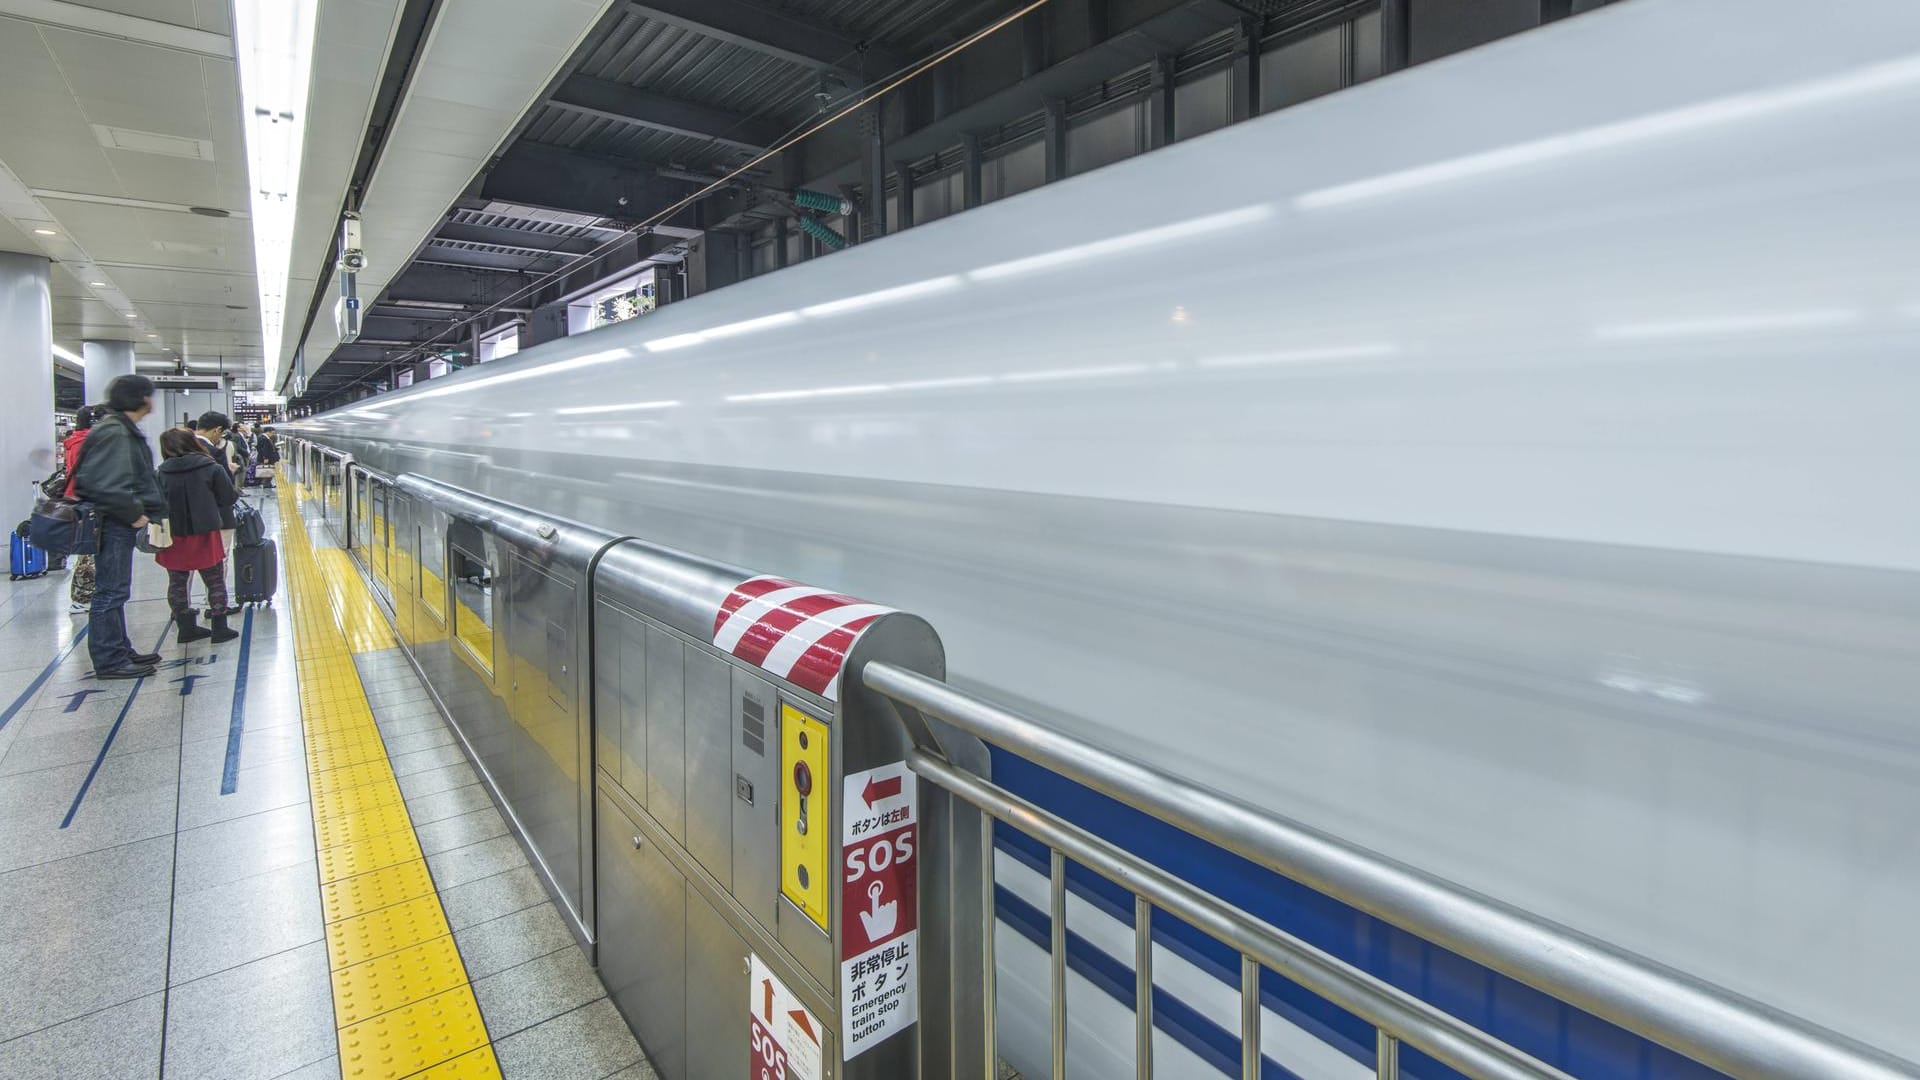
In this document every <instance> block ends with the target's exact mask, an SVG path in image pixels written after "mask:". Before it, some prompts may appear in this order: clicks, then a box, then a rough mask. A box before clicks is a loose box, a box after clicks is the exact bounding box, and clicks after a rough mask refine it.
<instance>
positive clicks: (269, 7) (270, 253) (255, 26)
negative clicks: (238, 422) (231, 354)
mask: <svg viewBox="0 0 1920 1080" xmlns="http://www.w3.org/2000/svg"><path fill="white" fill-rule="evenodd" d="M317 7H318V0H233V18H234V44H235V47H236V52H237V53H238V57H237V58H238V60H239V63H240V101H241V114H242V116H243V117H244V118H245V121H246V132H247V173H248V177H249V178H250V179H251V180H252V182H253V222H252V224H253V255H254V258H253V263H254V277H255V279H256V280H257V281H258V282H259V286H260V337H261V341H262V344H263V345H264V346H265V356H266V357H267V362H268V363H269V364H274V363H277V361H278V358H279V356H280V341H281V337H282V335H283V333H284V331H285V323H286V312H287V275H288V272H289V269H290V264H291V262H292V260H293V227H294V218H295V213H296V211H297V210H298V208H299V195H300V190H299V189H300V156H301V153H302V151H303V150H304V148H305V146H306V131H307V93H308V90H309V88H310V84H311V81H312V72H313V39H314V15H315V11H316V9H317Z"/></svg>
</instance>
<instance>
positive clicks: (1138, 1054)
mask: <svg viewBox="0 0 1920 1080" xmlns="http://www.w3.org/2000/svg"><path fill="white" fill-rule="evenodd" d="M1133 1075H1134V1080H1148V1078H1149V1077H1151V1076H1152V1075H1153V905H1152V904H1151V903H1148V902H1147V898H1146V897H1144V896H1141V895H1139V894H1137V893H1136V894H1135V895H1134V897H1133Z"/></svg>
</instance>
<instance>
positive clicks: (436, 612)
mask: <svg viewBox="0 0 1920 1080" xmlns="http://www.w3.org/2000/svg"><path fill="white" fill-rule="evenodd" d="M420 516H421V518H422V520H421V522H420V536H419V541H420V546H419V552H420V606H421V607H423V608H425V609H426V610H427V614H429V615H431V616H433V618H434V619H435V620H436V621H438V622H439V623H440V624H442V625H445V624H446V621H447V612H446V603H447V579H446V572H447V567H446V541H445V540H444V539H442V538H441V535H440V516H439V515H438V514H436V513H434V512H433V511H432V510H429V509H427V508H426V507H425V506H424V505H423V506H421V508H420Z"/></svg>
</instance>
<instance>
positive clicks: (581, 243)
mask: <svg viewBox="0 0 1920 1080" xmlns="http://www.w3.org/2000/svg"><path fill="white" fill-rule="evenodd" d="M433 240H453V241H458V242H461V243H467V244H492V245H494V246H495V247H509V248H514V249H516V250H518V251H525V252H528V253H532V254H552V255H561V256H574V255H585V254H586V253H588V252H589V251H592V250H593V249H594V248H596V247H598V246H599V245H600V244H601V243H602V242H603V241H600V240H596V239H594V238H593V237H591V236H566V235H564V234H559V233H542V232H533V231H530V230H527V229H515V228H511V227H508V226H504V225H476V224H472V223H469V222H464V221H449V222H447V223H446V224H444V225H441V226H440V227H439V228H438V229H436V230H434V234H433ZM433 240H429V241H428V243H432V242H433Z"/></svg>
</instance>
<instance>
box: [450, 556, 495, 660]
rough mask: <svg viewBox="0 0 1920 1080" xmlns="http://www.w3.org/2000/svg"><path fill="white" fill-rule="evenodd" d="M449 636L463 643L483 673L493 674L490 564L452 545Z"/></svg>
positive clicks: (491, 574) (491, 580)
mask: <svg viewBox="0 0 1920 1080" xmlns="http://www.w3.org/2000/svg"><path fill="white" fill-rule="evenodd" d="M451 551H452V555H453V566H452V567H451V568H450V569H451V572H452V574H453V636H454V639H455V640H457V641H459V642H460V643H461V644H462V645H464V646H466V649H467V651H468V652H469V653H471V654H472V658H473V660H474V661H475V662H477V663H478V664H479V665H480V667H481V669H482V670H483V671H485V673H486V674H488V675H492V674H493V567H491V566H489V565H487V561H486V560H485V559H482V558H480V557H479V556H477V555H474V554H472V553H470V552H467V551H465V550H462V549H461V548H458V547H455V548H452V549H451Z"/></svg>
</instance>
